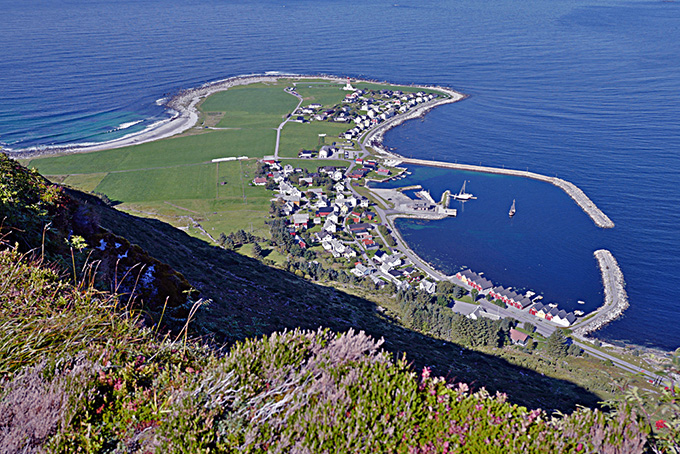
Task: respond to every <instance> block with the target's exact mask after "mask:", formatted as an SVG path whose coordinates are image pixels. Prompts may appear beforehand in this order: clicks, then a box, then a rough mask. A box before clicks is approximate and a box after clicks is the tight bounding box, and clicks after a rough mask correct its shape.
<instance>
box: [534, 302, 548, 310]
mask: <svg viewBox="0 0 680 454" xmlns="http://www.w3.org/2000/svg"><path fill="white" fill-rule="evenodd" d="M544 307H545V306H543V303H536V304H534V305H533V307H532V309H533V310H535V311H536V312H538V311H540V310H541V309H543V308H544Z"/></svg>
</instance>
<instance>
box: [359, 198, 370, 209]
mask: <svg viewBox="0 0 680 454" xmlns="http://www.w3.org/2000/svg"><path fill="white" fill-rule="evenodd" d="M368 205H369V201H368V199H367V198H365V197H362V198H361V200H360V201H359V206H360V207H364V208H368Z"/></svg>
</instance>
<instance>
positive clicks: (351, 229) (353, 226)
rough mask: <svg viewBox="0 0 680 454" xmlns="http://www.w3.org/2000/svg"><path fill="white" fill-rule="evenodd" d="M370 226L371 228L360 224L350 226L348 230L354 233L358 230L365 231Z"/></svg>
mask: <svg viewBox="0 0 680 454" xmlns="http://www.w3.org/2000/svg"><path fill="white" fill-rule="evenodd" d="M370 226H371V225H370V224H366V223H365V222H362V223H360V224H350V225H349V226H348V228H349V229H350V231H352V232H355V231H359V230H367V229H368V228H369V227H370Z"/></svg>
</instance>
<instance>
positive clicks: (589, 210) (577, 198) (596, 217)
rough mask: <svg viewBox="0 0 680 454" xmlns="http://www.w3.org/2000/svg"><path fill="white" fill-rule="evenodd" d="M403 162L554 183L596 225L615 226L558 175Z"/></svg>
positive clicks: (578, 189) (483, 167)
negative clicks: (550, 175)
mask: <svg viewBox="0 0 680 454" xmlns="http://www.w3.org/2000/svg"><path fill="white" fill-rule="evenodd" d="M400 159H401V161H402V162H403V163H406V164H415V165H421V166H430V167H444V168H447V169H455V170H467V171H471V172H484V173H496V174H501V175H511V176H516V177H524V178H531V179H533V180H538V181H544V182H546V183H550V184H553V185H555V186H557V187H558V188H560V189H562V190H563V191H564V192H566V193H567V195H569V197H571V198H572V199H573V200H574V202H576V203H577V204H578V206H580V207H581V209H582V210H583V211H584V212H585V213H586V214H587V215H588V216H590V218H591V219H592V220H593V222H594V223H595V225H597V226H598V227H601V228H603V229H611V228H613V227H614V222H612V220H611V219H609V217H608V216H607V215H606V214H604V213H603V212H602V210H600V209H599V208H598V207H597V205H595V203H594V202H593V201H592V200H590V199H589V198H588V196H587V195H586V194H585V193H584V192H583V191H582V190H581V189H580V188H579V187H578V186H576V185H575V184H573V183H571V182H569V181H566V180H563V179H561V178H557V177H549V176H546V175H541V174H539V173H534V172H528V171H524V170H514V169H499V168H497V167H486V166H475V165H470V164H457V163H453V162H442V161H427V160H424V159H411V158H403V157H402V158H400Z"/></svg>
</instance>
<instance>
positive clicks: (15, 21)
mask: <svg viewBox="0 0 680 454" xmlns="http://www.w3.org/2000/svg"><path fill="white" fill-rule="evenodd" d="M0 6H1V8H0V10H1V11H2V18H3V19H2V33H0V144H2V146H3V147H4V149H5V150H18V149H41V148H46V147H52V146H59V145H66V144H80V143H95V142H102V141H107V140H111V139H114V138H118V137H121V136H124V135H126V134H129V133H132V132H136V131H140V130H143V129H145V128H148V127H150V126H152V125H153V124H155V123H157V122H159V121H163V120H165V119H167V118H168V117H169V116H170V115H171V114H172V112H168V111H167V110H166V109H165V108H164V107H163V106H162V104H163V99H164V98H167V97H168V96H172V95H173V94H174V93H177V92H178V91H180V90H181V89H185V88H191V87H195V86H198V85H201V84H203V83H206V82H210V81H215V80H219V79H224V78H227V77H230V76H235V75H242V74H253V73H263V72H267V71H280V72H284V73H300V74H317V73H325V74H334V75H340V76H352V77H365V78H371V79H377V80H387V81H390V82H394V83H402V84H408V83H418V84H437V85H443V86H448V87H451V88H453V89H456V90H458V91H461V92H463V93H465V94H467V95H469V98H467V99H465V100H464V101H462V102H458V103H455V104H449V105H445V106H442V107H438V108H436V109H435V110H433V111H432V112H430V113H428V114H427V115H426V116H425V117H424V118H422V119H417V120H412V121H409V122H407V123H405V124H404V125H402V126H400V127H398V128H395V129H393V130H391V131H390V132H388V133H387V134H386V136H385V145H386V146H388V147H390V148H392V149H394V151H395V152H396V153H400V154H402V155H405V156H409V157H416V158H422V159H436V160H441V161H450V162H459V163H467V164H478V165H479V164H481V165H486V166H497V167H507V168H513V169H520V170H526V169H528V170H530V171H533V172H538V173H542V174H546V175H557V176H559V177H560V178H564V179H566V180H569V181H571V182H573V183H574V184H576V185H577V186H579V187H580V188H581V189H582V190H583V191H585V193H586V194H587V195H588V196H589V197H590V198H591V199H592V200H593V201H594V202H595V203H596V204H597V205H598V206H599V207H600V208H601V209H602V210H603V211H604V212H605V213H606V214H607V215H608V216H609V217H610V218H611V219H612V220H613V221H614V223H615V224H616V227H615V228H613V229H609V230H604V229H599V228H597V227H596V226H595V225H594V224H593V222H592V221H591V220H590V219H589V218H588V217H587V216H586V215H585V214H584V213H583V212H582V211H581V210H580V208H578V207H577V206H576V205H575V204H574V202H573V201H571V199H569V197H568V196H566V194H564V193H563V192H562V191H560V190H558V189H557V188H555V187H553V186H551V185H549V184H545V183H540V182H537V181H531V180H524V179H521V178H511V177H506V176H498V175H484V174H479V173H466V172H458V171H451V170H443V169H437V168H428V167H415V166H413V167H409V172H411V175H409V176H408V177H407V178H405V179H403V180H400V182H398V183H399V184H411V183H413V184H422V185H423V186H424V187H425V189H428V190H430V191H431V193H432V195H433V196H436V197H439V196H441V193H442V192H443V191H445V190H447V189H449V190H451V191H453V192H458V191H459V190H460V187H461V186H462V184H463V182H464V181H466V182H467V183H466V185H467V186H466V187H467V190H468V191H469V192H471V193H473V194H474V195H475V196H476V197H477V199H476V200H472V201H469V202H467V203H465V204H464V205H463V204H460V203H459V202H455V204H458V206H455V207H457V208H458V209H459V216H458V217H457V218H451V219H446V220H442V221H428V222H425V221H413V220H402V221H399V223H398V228H399V230H400V231H401V233H402V234H403V236H404V237H405V238H406V240H407V241H408V243H409V245H410V246H411V247H412V248H413V249H414V250H415V251H416V252H418V254H420V255H422V256H423V258H425V259H426V260H427V261H429V262H431V263H432V264H434V265H435V266H437V267H438V268H440V269H441V270H442V271H445V272H447V273H453V272H455V271H457V270H459V269H463V268H470V269H472V270H474V271H477V272H483V273H484V275H485V276H486V277H487V278H489V279H491V280H492V281H494V282H495V283H498V284H500V285H505V286H512V287H513V288H516V289H520V290H531V291H534V292H536V293H537V294H539V295H543V297H544V301H545V302H555V303H557V304H559V305H560V307H564V308H566V309H569V310H574V309H581V310H586V311H587V310H592V309H594V308H595V307H597V306H599V305H600V304H601V303H602V300H603V295H602V293H603V292H602V285H601V281H600V273H599V270H598V268H597V263H596V261H595V259H594V257H593V251H595V250H596V249H600V248H606V249H609V250H611V251H612V253H613V254H614V256H615V257H616V259H617V260H618V262H619V264H620V266H621V269H622V271H623V273H624V276H625V279H626V284H627V286H626V290H627V292H628V295H629V298H630V307H629V308H628V309H627V310H626V312H625V314H624V315H623V317H621V318H620V319H619V320H617V321H615V322H613V323H611V324H610V325H608V326H607V327H606V328H604V329H603V330H601V331H599V332H598V334H597V335H598V336H599V337H600V338H602V339H603V340H607V341H612V342H623V343H629V344H637V345H643V346H649V347H655V348H661V349H665V350H673V349H676V348H678V347H680V297H679V296H678V295H680V3H678V2H676V1H659V0H643V1H637V0H559V1H557V0H540V1H539V0H494V1H491V2H479V1H473V0H437V1H434V0H419V1H412V0H408V1H404V0H390V1H386V0H361V1H357V0H343V1H339V0H325V1H322V2H320V1H316V0H181V1H180V0H162V1H161V0H143V1H139V0H134V1H133V0H105V1H104V0H87V1H85V0H57V1H54V0H26V1H23V2H15V1H8V0H0ZM395 184H396V183H395ZM513 200H515V201H516V207H517V214H516V215H515V216H514V217H513V218H512V219H510V218H509V216H508V210H509V208H510V205H511V204H512V201H513Z"/></svg>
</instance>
